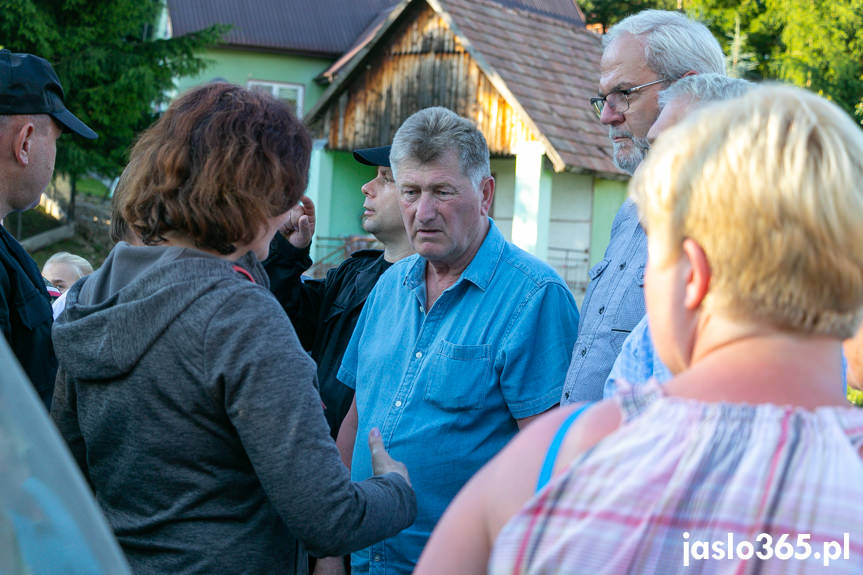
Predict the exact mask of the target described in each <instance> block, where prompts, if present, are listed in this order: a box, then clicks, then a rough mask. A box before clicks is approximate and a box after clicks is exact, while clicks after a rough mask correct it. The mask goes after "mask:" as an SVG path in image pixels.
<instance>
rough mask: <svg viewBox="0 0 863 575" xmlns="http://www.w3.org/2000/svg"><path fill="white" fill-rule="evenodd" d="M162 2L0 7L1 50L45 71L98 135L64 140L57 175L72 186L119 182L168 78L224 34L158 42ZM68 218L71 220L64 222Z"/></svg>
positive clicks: (213, 31)
mask: <svg viewBox="0 0 863 575" xmlns="http://www.w3.org/2000/svg"><path fill="white" fill-rule="evenodd" d="M163 8H164V1H163V0H111V1H110V2H105V1H104V0H0V14H3V17H2V19H0V39H2V43H3V45H4V46H5V47H6V48H9V49H11V50H12V51H16V52H30V53H33V54H37V55H39V56H42V57H43V58H45V59H47V60H48V61H50V62H51V63H52V65H53V66H54V69H55V70H56V71H57V75H58V76H59V77H60V81H61V82H62V84H63V88H64V90H65V92H66V105H67V107H68V108H69V109H70V110H71V111H72V112H73V113H74V114H75V115H76V116H78V117H79V118H81V120H83V121H84V122H85V123H86V124H87V125H89V126H90V127H91V128H93V129H94V130H95V131H96V132H97V133H98V134H99V139H97V140H92V141H90V140H84V139H82V138H64V140H65V141H64V142H63V143H62V144H61V145H60V146H58V148H57V164H56V169H57V172H59V173H65V174H67V175H68V176H69V179H70V182H71V183H72V194H73V205H74V193H75V183H76V182H77V179H78V178H79V177H80V176H82V175H83V174H86V173H88V172H91V171H92V172H96V173H97V174H99V175H102V176H104V177H108V178H112V177H114V176H116V175H118V174H119V173H120V172H121V171H122V169H123V166H124V165H125V162H126V154H127V151H128V149H129V147H130V145H131V144H132V142H133V140H134V138H135V136H136V135H137V134H138V133H139V132H140V131H141V130H143V129H144V128H146V127H147V126H148V125H149V124H151V123H152V121H153V120H154V118H155V117H156V115H157V112H158V110H159V107H160V106H161V105H162V104H163V103H165V102H166V101H167V99H168V94H169V91H170V90H171V89H172V88H173V81H174V78H177V77H180V76H185V75H191V74H195V73H197V72H199V71H200V70H202V69H203V68H204V67H205V65H206V62H205V61H204V60H203V59H201V58H200V57H198V56H196V54H197V53H199V52H200V51H201V50H203V49H204V48H206V47H208V46H210V45H212V44H214V43H216V42H217V41H218V40H219V38H220V37H221V35H222V34H223V33H224V32H225V30H226V29H227V28H226V27H213V28H208V29H206V30H203V31H201V32H197V33H195V34H190V35H186V36H183V37H180V38H171V39H157V38H155V37H154V29H155V26H156V23H157V20H158V18H159V16H160V14H161V13H162V10H163ZM70 215H71V214H70Z"/></svg>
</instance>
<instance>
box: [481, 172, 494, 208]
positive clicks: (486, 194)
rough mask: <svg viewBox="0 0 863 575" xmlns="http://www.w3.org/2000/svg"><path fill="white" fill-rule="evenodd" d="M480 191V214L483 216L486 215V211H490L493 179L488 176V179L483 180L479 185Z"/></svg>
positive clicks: (492, 196)
mask: <svg viewBox="0 0 863 575" xmlns="http://www.w3.org/2000/svg"><path fill="white" fill-rule="evenodd" d="M481 191H482V204H481V205H482V214H483V215H484V216H486V215H488V211H489V210H490V209H491V201H492V199H493V198H494V178H492V177H491V176H489V177H488V178H484V179H483V181H482V184H481Z"/></svg>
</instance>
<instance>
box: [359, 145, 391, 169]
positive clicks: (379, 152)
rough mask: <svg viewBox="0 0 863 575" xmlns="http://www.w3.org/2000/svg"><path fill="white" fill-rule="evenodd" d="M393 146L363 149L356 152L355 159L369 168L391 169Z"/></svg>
mask: <svg viewBox="0 0 863 575" xmlns="http://www.w3.org/2000/svg"><path fill="white" fill-rule="evenodd" d="M391 147H392V146H381V147H380V148H363V149H362V150H354V159H355V160H356V161H358V162H359V163H361V164H365V165H367V166H385V167H387V168H389V167H390V148H391Z"/></svg>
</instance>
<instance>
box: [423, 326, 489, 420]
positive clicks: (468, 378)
mask: <svg viewBox="0 0 863 575" xmlns="http://www.w3.org/2000/svg"><path fill="white" fill-rule="evenodd" d="M427 373H428V378H427V380H426V386H425V396H424V399H425V400H426V401H428V402H429V403H431V404H433V405H436V406H437V407H440V408H441V409H446V410H464V409H480V408H482V407H483V406H484V403H485V397H486V393H487V392H488V382H489V380H490V378H491V377H492V373H491V346H490V345H488V344H484V345H456V344H454V343H450V342H448V341H446V340H441V342H440V344H439V345H438V348H437V350H436V351H435V353H433V354H432V355H431V357H429V365H428V369H427Z"/></svg>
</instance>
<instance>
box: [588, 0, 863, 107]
mask: <svg viewBox="0 0 863 575" xmlns="http://www.w3.org/2000/svg"><path fill="white" fill-rule="evenodd" d="M581 5H582V7H583V9H584V12H585V16H586V18H587V21H588V23H590V24H592V23H601V24H603V26H606V27H607V26H609V25H611V24H614V23H615V22H617V21H619V20H621V19H623V18H624V17H626V16H628V15H629V14H634V13H636V12H638V11H640V10H644V9H646V8H660V9H683V10H685V12H686V13H687V14H688V15H689V16H691V17H693V18H695V19H697V20H700V21H701V22H704V23H705V24H706V25H707V27H708V28H710V30H711V31H712V32H713V34H714V36H716V38H717V39H718V40H719V43H720V44H721V45H722V48H723V50H724V51H725V53H726V54H727V55H728V60H729V67H728V69H729V74H731V75H734V76H738V77H746V78H749V79H752V80H770V79H772V80H780V81H783V82H788V83H792V84H795V85H797V86H801V87H805V88H808V89H810V90H812V91H814V92H817V93H818V94H821V95H823V96H824V97H826V98H828V99H830V100H833V101H834V102H836V104H838V105H839V106H840V107H842V108H843V109H844V110H845V111H847V112H848V113H849V114H851V115H852V116H856V117H857V118H858V120H860V121H861V123H863V0H590V1H587V2H583V3H582V4H581Z"/></svg>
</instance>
